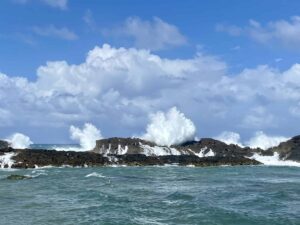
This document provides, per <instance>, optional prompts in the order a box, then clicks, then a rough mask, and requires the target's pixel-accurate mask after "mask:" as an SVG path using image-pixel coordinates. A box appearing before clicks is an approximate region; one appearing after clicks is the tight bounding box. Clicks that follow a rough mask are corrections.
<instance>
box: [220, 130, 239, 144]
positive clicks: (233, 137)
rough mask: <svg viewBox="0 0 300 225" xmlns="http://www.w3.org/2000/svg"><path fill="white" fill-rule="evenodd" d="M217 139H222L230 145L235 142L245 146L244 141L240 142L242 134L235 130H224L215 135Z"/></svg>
mask: <svg viewBox="0 0 300 225" xmlns="http://www.w3.org/2000/svg"><path fill="white" fill-rule="evenodd" d="M215 139H217V140H219V141H222V142H224V143H226V144H228V145H230V144H234V145H239V146H241V147H243V145H242V143H241V142H240V139H241V136H240V135H239V134H238V133H235V132H231V131H224V132H222V133H221V134H220V135H218V136H217V137H215Z"/></svg>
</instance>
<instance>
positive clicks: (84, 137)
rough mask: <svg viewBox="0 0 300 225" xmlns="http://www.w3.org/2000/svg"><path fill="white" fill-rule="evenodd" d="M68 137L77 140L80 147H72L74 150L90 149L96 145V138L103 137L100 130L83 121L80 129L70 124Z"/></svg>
mask: <svg viewBox="0 0 300 225" xmlns="http://www.w3.org/2000/svg"><path fill="white" fill-rule="evenodd" d="M70 137H71V139H72V140H75V141H78V142H79V144H80V146H81V148H80V149H78V148H77V149H72V150H74V151H89V150H92V149H93V148H94V147H95V145H96V140H100V139H102V138H103V137H102V135H101V131H100V130H99V129H97V128H96V127H95V126H94V125H93V124H91V123H85V124H84V126H83V128H82V129H80V128H78V127H75V126H71V127H70Z"/></svg>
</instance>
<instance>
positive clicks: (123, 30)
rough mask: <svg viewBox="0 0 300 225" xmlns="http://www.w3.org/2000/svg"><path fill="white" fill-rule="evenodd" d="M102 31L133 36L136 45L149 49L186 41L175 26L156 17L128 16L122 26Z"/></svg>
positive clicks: (178, 44) (174, 45)
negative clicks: (148, 18) (149, 18)
mask: <svg viewBox="0 0 300 225" xmlns="http://www.w3.org/2000/svg"><path fill="white" fill-rule="evenodd" d="M104 33H105V34H109V35H114V36H120V37H129V38H133V40H134V44H135V46H136V47H138V48H145V49H150V50H161V49H165V48H169V47H176V46H182V45H185V44H186V43H187V40H186V38H185V37H184V35H183V34H181V33H180V31H179V29H178V28H177V27H176V26H174V25H172V24H169V23H167V22H165V21H163V20H162V19H160V18H158V17H154V18H153V19H152V20H142V19H140V18H139V17H129V18H127V19H126V21H125V23H124V24H123V25H122V26H120V27H118V28H116V29H114V30H107V31H105V32H104Z"/></svg>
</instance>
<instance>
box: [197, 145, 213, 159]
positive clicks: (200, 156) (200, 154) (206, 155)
mask: <svg viewBox="0 0 300 225" xmlns="http://www.w3.org/2000/svg"><path fill="white" fill-rule="evenodd" d="M206 150H207V147H204V148H202V149H201V150H200V152H199V153H195V155H196V156H198V157H199V158H203V157H213V156H215V153H214V152H213V150H212V149H209V151H208V152H207V153H204V152H205V151H206Z"/></svg>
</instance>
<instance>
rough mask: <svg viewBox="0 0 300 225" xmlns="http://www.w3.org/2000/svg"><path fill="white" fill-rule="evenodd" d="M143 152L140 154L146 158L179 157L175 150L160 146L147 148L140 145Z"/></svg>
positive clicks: (179, 153)
mask: <svg viewBox="0 0 300 225" xmlns="http://www.w3.org/2000/svg"><path fill="white" fill-rule="evenodd" d="M140 146H141V148H142V149H143V151H142V152H141V154H144V155H146V156H162V155H181V152H180V151H178V150H177V149H176V148H171V147H161V146H153V147H151V146H149V145H143V144H140Z"/></svg>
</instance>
